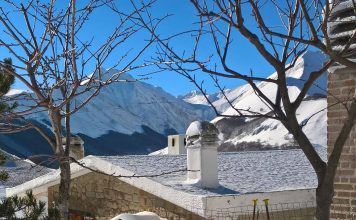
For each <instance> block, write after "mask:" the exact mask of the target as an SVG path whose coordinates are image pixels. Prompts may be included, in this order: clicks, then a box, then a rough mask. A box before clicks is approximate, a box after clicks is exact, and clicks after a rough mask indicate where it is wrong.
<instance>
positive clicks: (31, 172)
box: [0, 151, 53, 198]
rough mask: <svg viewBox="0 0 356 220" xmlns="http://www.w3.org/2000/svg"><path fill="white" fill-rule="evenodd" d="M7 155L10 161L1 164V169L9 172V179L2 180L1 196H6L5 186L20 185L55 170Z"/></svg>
mask: <svg viewBox="0 0 356 220" xmlns="http://www.w3.org/2000/svg"><path fill="white" fill-rule="evenodd" d="M1 152H3V151H1ZM3 153H4V152H3ZM6 155H7V158H8V161H7V163H6V164H5V165H4V166H0V170H1V171H6V172H8V173H9V179H8V180H6V181H0V198H2V197H5V188H8V187H14V186H17V185H20V184H22V183H25V182H27V181H30V180H32V179H35V178H37V177H39V176H43V175H44V174H47V173H49V172H51V171H53V170H52V169H49V168H47V167H43V166H40V165H36V164H34V163H32V162H31V161H28V160H22V159H20V158H17V157H15V156H12V155H10V154H6Z"/></svg>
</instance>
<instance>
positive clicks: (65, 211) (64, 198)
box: [48, 109, 70, 220]
mask: <svg viewBox="0 0 356 220" xmlns="http://www.w3.org/2000/svg"><path fill="white" fill-rule="evenodd" d="M48 112H49V116H50V119H51V124H52V128H53V133H54V135H55V139H56V152H55V154H56V156H57V158H58V161H59V169H60V182H59V195H58V209H59V213H60V219H61V220H68V219H69V195H70V162H69V158H68V156H66V153H65V152H69V151H68V150H64V149H63V143H62V127H61V125H62V124H61V115H60V112H59V110H53V109H50V110H49V111H48ZM68 154H69V153H68Z"/></svg>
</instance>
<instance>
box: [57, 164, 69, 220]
mask: <svg viewBox="0 0 356 220" xmlns="http://www.w3.org/2000/svg"><path fill="white" fill-rule="evenodd" d="M59 168H60V170H61V180H60V183H59V197H58V208H59V212H60V219H61V220H68V219H69V195H70V164H69V161H68V160H67V159H62V160H60V162H59Z"/></svg>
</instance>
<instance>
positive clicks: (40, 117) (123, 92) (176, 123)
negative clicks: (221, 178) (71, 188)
mask: <svg viewBox="0 0 356 220" xmlns="http://www.w3.org/2000/svg"><path fill="white" fill-rule="evenodd" d="M114 73H115V71H112V73H109V75H110V74H114ZM120 79H122V80H127V81H130V82H120V83H117V84H111V85H109V86H107V87H104V88H103V89H102V90H101V92H100V93H99V95H98V96H97V97H95V98H94V99H93V100H92V101H91V102H90V103H89V104H88V105H87V106H86V107H85V108H83V109H81V110H80V111H78V112H77V113H76V114H74V115H73V117H72V128H71V129H72V132H73V133H75V134H79V135H80V136H81V137H82V138H83V139H84V141H85V147H86V152H87V153H88V154H99V155H110V154H133V153H149V152H151V151H154V150H157V149H160V148H162V147H165V146H166V135H168V134H172V133H173V134H175V133H182V132H185V129H186V128H187V127H188V125H189V123H190V122H192V121H194V120H197V119H200V120H207V119H208V120H210V119H212V118H213V117H214V114H213V111H212V110H211V109H210V108H209V107H208V106H204V105H193V104H190V103H187V102H184V101H182V100H180V99H177V98H175V97H174V96H172V95H170V94H168V93H167V92H165V91H163V90H162V89H161V88H159V87H154V86H152V85H150V84H148V83H146V82H144V81H138V82H131V81H135V80H134V78H132V77H131V76H130V75H128V74H125V75H121V76H120ZM11 94H18V91H11ZM19 104H20V105H21V104H22V103H19ZM29 118H30V119H32V120H35V121H36V122H38V123H40V124H41V125H42V126H43V127H45V128H48V129H50V127H49V120H48V116H47V113H46V112H39V113H36V114H34V115H31V116H29ZM34 137H36V138H34ZM32 145H39V146H41V147H33V146H32ZM45 145H46V143H45V142H44V140H42V138H41V137H39V136H38V135H36V132H34V131H26V132H22V133H19V134H11V135H3V134H2V135H0V146H2V148H3V149H4V150H5V151H7V152H9V153H12V154H15V155H18V156H27V155H30V154H39V153H50V150H49V151H48V150H47V149H50V148H49V147H47V146H45Z"/></svg>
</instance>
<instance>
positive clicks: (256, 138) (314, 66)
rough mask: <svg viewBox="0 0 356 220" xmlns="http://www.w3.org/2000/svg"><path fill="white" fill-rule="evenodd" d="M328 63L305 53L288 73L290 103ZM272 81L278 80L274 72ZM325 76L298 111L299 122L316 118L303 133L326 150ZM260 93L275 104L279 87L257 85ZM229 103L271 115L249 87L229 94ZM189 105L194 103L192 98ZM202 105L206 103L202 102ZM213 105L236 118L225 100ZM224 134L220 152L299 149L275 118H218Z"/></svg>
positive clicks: (315, 85)
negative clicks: (310, 76)
mask: <svg viewBox="0 0 356 220" xmlns="http://www.w3.org/2000/svg"><path fill="white" fill-rule="evenodd" d="M325 60H326V57H325V55H323V54H321V53H319V52H310V51H309V52H306V53H305V54H304V55H303V56H302V57H300V58H299V59H298V60H297V62H296V63H295V65H294V66H293V67H292V68H291V69H290V70H289V71H288V74H287V82H288V89H289V95H290V98H291V100H295V98H296V97H297V96H298V94H299V92H300V90H301V88H302V86H303V84H304V82H305V80H306V79H307V78H308V76H309V74H310V73H311V72H312V71H315V70H319V69H320V68H321V66H322V65H323V62H324V61H325ZM269 78H276V73H273V74H272V75H271V76H270V77H269ZM326 83H327V75H326V73H325V74H324V75H322V76H321V77H320V78H319V79H318V80H317V81H316V82H315V83H314V86H312V88H311V89H310V90H309V92H308V94H307V98H306V100H305V101H304V102H303V103H302V104H301V106H300V108H299V109H298V111H297V118H298V120H299V122H300V123H302V122H303V121H305V120H306V119H307V118H309V117H310V116H312V115H313V114H314V113H316V112H319V111H320V113H318V114H316V115H315V116H313V117H312V118H311V119H310V120H309V121H308V123H307V124H306V126H304V128H303V130H304V131H305V133H306V134H307V135H308V137H309V138H310V140H311V142H312V143H313V144H314V145H315V146H324V147H326V111H322V110H323V109H325V108H326V106H327V102H326V98H325V96H326V92H325V91H326ZM258 87H259V88H260V89H261V91H262V92H263V93H264V94H266V95H267V97H268V98H269V99H270V100H272V101H274V100H275V96H276V89H277V87H276V86H275V85H274V84H272V83H266V82H261V83H259V84H258ZM226 96H227V98H228V100H229V101H231V102H232V103H233V106H234V107H235V108H239V109H250V110H252V111H256V112H261V113H268V112H270V109H269V108H268V106H267V105H266V104H265V103H264V102H262V101H261V100H260V98H259V97H258V96H257V95H256V94H255V93H254V91H253V89H252V88H251V87H250V86H249V85H243V86H240V87H237V88H235V89H231V90H229V91H227V92H226ZM189 100H190V103H194V102H193V101H192V100H193V99H189ZM199 103H203V102H201V101H200V102H199ZM213 104H214V106H215V107H216V108H217V109H218V110H219V111H220V112H221V113H222V114H224V115H236V111H235V110H234V109H233V108H232V107H231V106H230V105H229V104H228V102H227V100H226V99H225V98H220V99H218V100H215V101H214V102H213ZM212 122H213V123H215V124H216V125H217V127H218V128H219V130H220V132H221V135H220V137H221V139H222V147H221V150H246V149H250V150H251V149H261V148H266V149H267V148H268V149H270V148H293V147H295V146H296V144H295V143H294V140H293V138H292V137H291V135H289V134H288V132H287V130H286V129H285V128H284V127H283V126H282V125H281V124H280V123H279V122H278V121H276V120H272V119H255V120H252V119H231V118H223V117H217V118H215V119H214V120H212Z"/></svg>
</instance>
